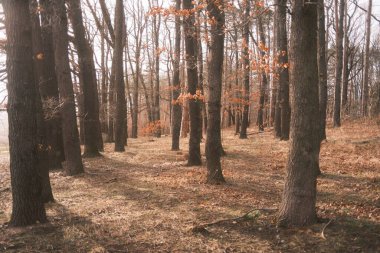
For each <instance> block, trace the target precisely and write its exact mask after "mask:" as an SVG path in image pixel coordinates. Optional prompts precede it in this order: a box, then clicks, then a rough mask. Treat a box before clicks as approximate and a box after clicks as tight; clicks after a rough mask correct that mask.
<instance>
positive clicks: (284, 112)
mask: <svg viewBox="0 0 380 253" xmlns="http://www.w3.org/2000/svg"><path fill="white" fill-rule="evenodd" d="M286 3H287V0H278V6H277V8H278V14H277V15H278V16H277V21H278V23H277V52H278V53H279V55H278V69H277V71H278V77H279V91H278V92H279V96H278V99H279V105H280V108H281V109H280V115H281V116H280V117H281V135H280V136H281V137H280V138H281V140H288V139H289V132H290V104H289V68H288V66H289V62H288V34H287V28H286V8H287V7H286Z"/></svg>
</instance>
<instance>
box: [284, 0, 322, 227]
mask: <svg viewBox="0 0 380 253" xmlns="http://www.w3.org/2000/svg"><path fill="white" fill-rule="evenodd" d="M316 3H317V0H313V1H310V3H309V4H304V2H302V1H293V4H292V25H291V46H290V50H291V64H290V67H291V73H292V80H291V87H292V92H293V96H292V100H293V101H292V102H293V103H292V106H293V107H292V116H291V127H292V133H291V141H290V151H289V157H288V163H287V176H286V181H285V189H284V195H283V199H282V203H281V206H280V212H279V217H278V219H279V225H281V226H306V225H309V224H313V223H315V222H316V220H317V214H316V208H315V203H316V186H317V183H316V182H317V180H316V179H317V171H318V169H319V168H318V167H319V150H320V138H319V136H320V132H319V122H320V121H319V102H318V64H317V4H316Z"/></svg>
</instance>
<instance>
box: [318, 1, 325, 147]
mask: <svg viewBox="0 0 380 253" xmlns="http://www.w3.org/2000/svg"><path fill="white" fill-rule="evenodd" d="M318 77H319V117H320V138H321V140H325V139H326V111H327V60H326V30H325V4H324V0H319V1H318Z"/></svg>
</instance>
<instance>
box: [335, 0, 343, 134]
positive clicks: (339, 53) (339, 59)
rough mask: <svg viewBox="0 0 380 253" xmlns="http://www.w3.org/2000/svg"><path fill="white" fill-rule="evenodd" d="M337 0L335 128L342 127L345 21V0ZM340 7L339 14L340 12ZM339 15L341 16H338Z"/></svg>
mask: <svg viewBox="0 0 380 253" xmlns="http://www.w3.org/2000/svg"><path fill="white" fill-rule="evenodd" d="M338 1H339V0H335V19H336V66H335V94H334V127H340V109H341V108H340V106H341V95H342V92H341V90H342V71H343V21H344V6H345V2H346V1H344V0H340V3H339V5H338ZM338 7H339V12H338ZM338 13H339V15H338Z"/></svg>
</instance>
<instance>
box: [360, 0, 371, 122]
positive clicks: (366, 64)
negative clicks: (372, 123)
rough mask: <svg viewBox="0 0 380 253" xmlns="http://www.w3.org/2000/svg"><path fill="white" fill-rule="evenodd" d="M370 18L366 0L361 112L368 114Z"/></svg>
mask: <svg viewBox="0 0 380 253" xmlns="http://www.w3.org/2000/svg"><path fill="white" fill-rule="evenodd" d="M371 19H372V0H368V11H367V22H366V42H365V52H364V74H363V98H362V114H363V116H364V117H366V116H368V100H369V88H368V87H369V85H368V83H369V64H370V63H369V53H370V52H369V46H370V43H371Z"/></svg>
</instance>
